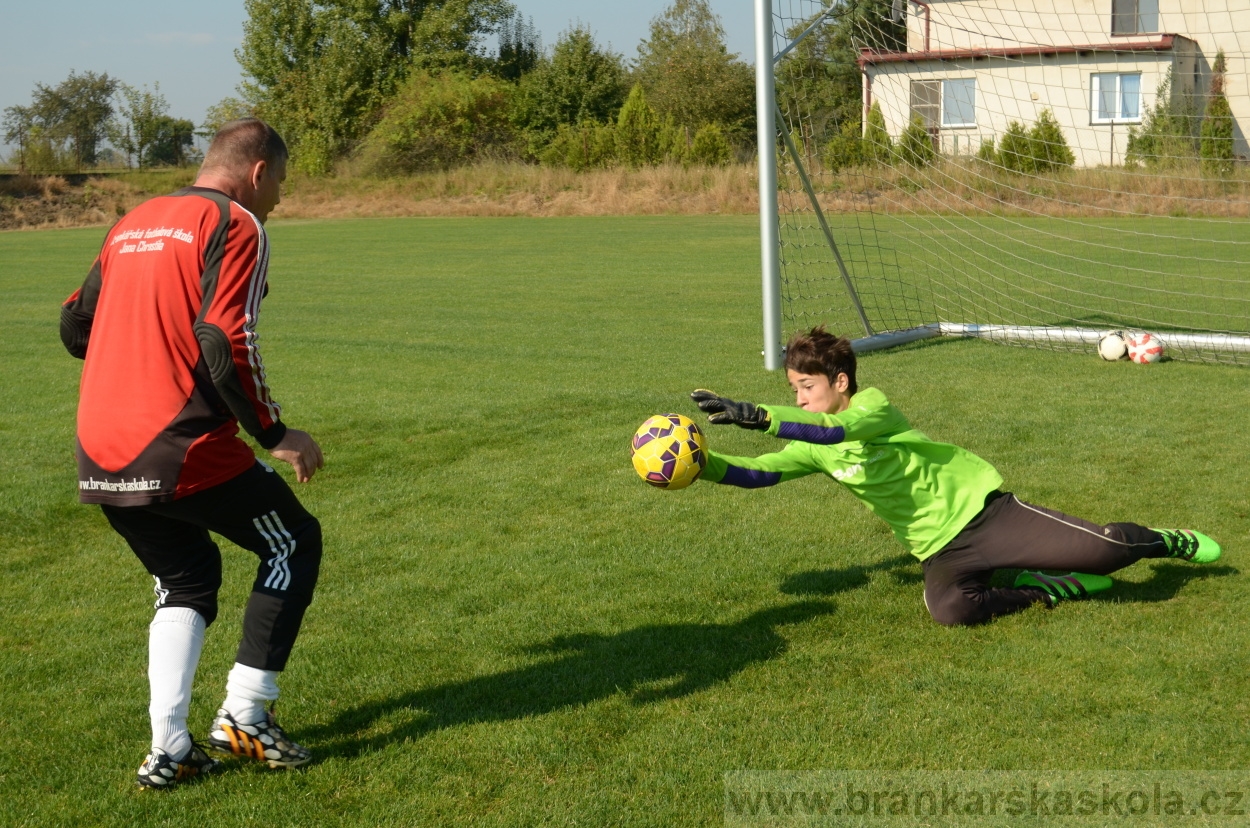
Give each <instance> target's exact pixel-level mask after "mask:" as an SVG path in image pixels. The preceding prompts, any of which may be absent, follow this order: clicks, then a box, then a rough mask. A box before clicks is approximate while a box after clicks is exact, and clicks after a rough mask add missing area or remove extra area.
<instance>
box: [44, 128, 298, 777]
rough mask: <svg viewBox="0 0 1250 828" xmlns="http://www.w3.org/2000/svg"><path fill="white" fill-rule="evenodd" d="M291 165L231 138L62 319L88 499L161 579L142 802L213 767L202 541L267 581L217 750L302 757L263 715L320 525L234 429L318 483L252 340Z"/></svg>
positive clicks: (248, 628) (247, 626)
mask: <svg viewBox="0 0 1250 828" xmlns="http://www.w3.org/2000/svg"><path fill="white" fill-rule="evenodd" d="M286 163H287V148H286V144H285V143H284V142H283V140H282V138H281V136H279V135H278V133H277V132H275V131H274V130H273V128H272V127H270V126H269V125H268V124H266V123H264V122H263V121H260V120H258V119H255V118H246V119H243V120H238V121H232V122H230V123H228V124H226V125H225V126H223V127H222V128H221V130H220V131H219V132H218V133H217V134H216V135H215V136H214V137H213V140H212V143H211V145H210V146H209V148H208V152H207V154H206V155H205V157H204V165H203V167H202V168H201V169H200V172H199V175H198V176H197V178H196V181H195V184H194V185H192V186H191V187H187V188H186V189H183V190H179V191H178V192H175V193H173V194H171V195H168V196H163V197H160V198H154V199H152V200H150V201H147V202H145V203H144V204H141V205H139V206H138V207H136V208H135V209H134V210H133V211H131V212H130V213H129V214H127V215H126V216H125V217H124V218H122V219H121V221H119V222H118V223H117V224H116V225H115V226H114V227H113V229H112V230H110V231H109V233H108V236H107V237H106V238H105V240H104V247H103V249H101V251H100V255H99V256H98V257H97V258H96V261H95V264H94V265H93V266H92V268H91V271H90V272H89V273H88V275H87V280H86V281H85V282H84V283H83V286H82V287H81V288H80V289H78V290H77V291H75V292H74V294H73V295H72V296H70V297H69V299H68V300H66V302H65V304H64V305H63V306H62V309H61V339H62V341H64V343H65V347H66V348H67V349H68V350H69V352H70V353H71V354H73V355H74V356H76V357H79V358H80V359H84V360H85V363H84V366H83V372H82V386H81V392H80V398H79V406H78V441H77V454H78V491H79V497H80V499H81V500H82V502H84V503H98V504H100V506H101V508H102V509H103V511H104V515H105V517H106V518H107V519H108V521H109V523H110V524H111V525H112V526H113V528H114V529H115V530H117V532H118V533H119V534H120V535H121V536H122V537H123V538H125V540H126V542H127V543H128V544H129V545H130V548H131V549H133V550H134V552H135V554H136V555H137V556H138V557H139V560H140V561H142V563H143V565H144V566H145V567H146V568H147V570H148V572H150V573H151V574H152V575H153V577H155V579H156V596H157V600H156V615H155V617H154V618H153V620H152V625H151V628H150V635H149V656H148V678H149V683H150V686H151V702H150V707H149V713H150V715H151V719H152V749H151V752H150V753H149V755H148V757H147V758H146V759H145V760H144V762H143V764H142V765H141V766H140V768H139V773H138V782H139V784H140V785H141V786H143V787H148V788H166V787H170V786H172V785H175V784H177V783H178V782H180V781H182V780H184V779H186V778H188V777H191V776H195V775H197V774H202V773H206V772H211V771H215V770H217V769H219V767H220V765H221V763H220V762H218V761H216V760H214V759H212V758H210V757H209V756H208V754H207V753H206V752H205V749H204V746H202V745H200V744H198V743H196V742H195V741H194V740H193V739H192V737H191V735H190V732H189V731H188V729H187V714H188V711H189V708H190V700H191V683H192V679H193V678H194V676H195V669H196V666H197V664H198V663H199V657H200V650H201V647H202V644H203V640H204V632H205V630H206V629H207V627H208V625H210V624H211V623H212V622H213V620H214V619H215V618H216V616H217V591H218V589H219V588H220V586H221V553H220V551H219V550H218V548H217V545H216V544H215V543H214V542H213V540H212V538H211V536H210V535H209V532H216V533H217V534H219V535H222V536H224V537H226V538H228V539H229V540H231V541H233V542H234V543H236V544H238V545H239V546H241V547H243V548H245V549H248V550H251V551H252V552H254V553H256V555H258V556H259V558H260V565H259V567H258V569H257V574H256V580H255V583H254V584H253V587H252V594H251V597H250V599H249V600H248V604H247V610H246V613H245V615H244V621H243V640H242V642H241V643H240V645H239V650H238V654H237V656H236V660H235V665H234V667H233V669H231V671H230V676H229V679H228V681H227V684H226V699H225V701H224V702H223V703H222V706H221V709H220V710H218V711H217V715H216V718H215V719H214V721H213V724H212V727H211V730H210V733H209V737H208V746H209V747H211V748H213V749H216V750H218V751H222V752H226V753H233V754H235V755H239V756H246V757H250V758H253V759H256V760H259V761H262V762H265V763H267V764H268V765H269V766H270V767H295V766H298V765H302V764H304V763H305V762H307V761H308V759H309V752H308V751H307V750H306V749H305V748H303V747H302V746H300V745H298V744H296V743H294V742H293V741H291V739H289V738H288V737H287V736H286V734H285V733H284V732H283V730H282V728H280V727H279V726H278V725H277V723H276V722H275V721H274V718H273V712H272V705H270V709H269V710H268V711H267V710H266V709H265V702H272V701H274V700H275V699H277V697H278V687H277V675H278V673H279V672H281V671H282V670H283V668H284V667H285V666H286V662H287V658H288V656H289V655H290V652H291V647H292V645H293V644H294V643H295V638H296V636H297V634H298V632H299V627H300V623H301V621H302V620H303V616H304V611H305V609H306V608H307V607H308V605H309V603H310V602H311V601H312V595H313V588H314V587H315V585H316V582H317V571H318V567H319V564H320V561H321V527H320V525H319V524H318V523H317V519H316V518H314V517H313V516H312V515H310V514H309V513H308V512H307V511H306V510H305V509H304V508H303V506H301V505H300V503H299V501H298V500H297V499H296V497H295V495H294V493H292V491H291V489H290V487H289V486H287V484H286V483H285V482H284V481H283V479H282V478H281V477H280V476H279V475H277V474H276V473H274V471H273V469H272V468H270V467H269V466H267V465H266V464H265V463H263V462H260V461H258V460H257V459H256V456H255V454H254V453H253V451H252V449H251V447H250V446H249V445H248V444H247V443H245V442H244V441H243V440H242V439H240V438H239V427H240V426H242V428H243V430H244V431H246V432H247V433H248V434H249V435H250V436H251V437H252V439H254V440H255V441H256V442H257V443H258V444H259V445H260V446H261V447H262V448H264V449H266V450H268V451H269V453H270V454H272V455H273V456H274V457H276V458H277V459H279V460H282V461H284V462H287V463H290V464H291V465H292V466H293V467H294V469H295V476H296V478H297V479H298V480H299V481H300V482H301V483H303V482H307V481H308V480H310V479H311V478H312V476H313V474H314V473H315V472H316V471H317V469H319V468H321V465H322V455H321V449H320V447H319V446H318V445H317V443H316V441H314V440H313V439H312V437H311V436H309V435H308V434H306V433H305V432H303V431H297V430H295V429H293V428H288V427H287V426H286V424H285V423H284V422H283V420H282V416H281V415H282V409H281V407H280V406H279V405H278V403H277V402H276V401H275V400H274V398H273V395H272V393H271V392H270V389H269V383H268V381H267V379H266V377H265V366H264V362H263V361H262V360H261V356H260V351H259V350H258V338H259V337H258V335H257V333H256V323H257V317H258V315H259V312H260V304H261V300H262V299H263V298H264V297H265V295H266V294H267V293H268V290H269V285H268V281H267V276H268V267H269V239H268V236H267V235H266V233H265V228H264V224H265V219H266V218H267V217H268V216H269V213H270V211H272V210H273V208H274V207H275V206H276V205H277V204H278V202H279V200H280V198H281V195H280V191H281V187H282V182H283V180H284V179H285V178H286Z"/></svg>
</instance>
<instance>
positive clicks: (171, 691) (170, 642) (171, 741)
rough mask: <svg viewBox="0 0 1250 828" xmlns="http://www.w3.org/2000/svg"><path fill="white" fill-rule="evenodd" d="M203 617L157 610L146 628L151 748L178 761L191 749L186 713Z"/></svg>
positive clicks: (172, 609)
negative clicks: (158, 749)
mask: <svg viewBox="0 0 1250 828" xmlns="http://www.w3.org/2000/svg"><path fill="white" fill-rule="evenodd" d="M207 627H208V625H207V624H205V623H204V617H203V616H202V615H200V614H199V613H198V612H196V611H195V610H193V609H190V608H188V607H161V608H160V609H158V610H157V611H156V616H155V617H154V618H153V619H152V624H151V626H150V627H149V628H148V686H149V688H150V689H151V693H152V697H151V702H150V703H149V705H148V715H149V716H151V717H152V747H154V748H160V749H161V750H163V751H165V752H166V753H168V754H169V755H170V756H172V757H173V758H175V759H181V758H182V757H183V756H184V755H185V754H186V752H187V751H188V750H189V749H190V748H191V734H190V733H189V732H188V731H187V713H188V712H189V711H190V709H191V682H192V680H193V679H194V678H195V668H196V667H197V666H198V665H199V663H200V650H201V649H202V648H203V646H204V630H205V629H206V628H207Z"/></svg>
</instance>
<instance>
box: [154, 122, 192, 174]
mask: <svg viewBox="0 0 1250 828" xmlns="http://www.w3.org/2000/svg"><path fill="white" fill-rule="evenodd" d="M194 141H195V122H194V121H189V120H187V119H186V118H173V117H170V116H169V115H162V116H160V117H159V118H157V119H156V120H155V121H154V122H153V123H152V124H151V140H150V143H149V144H148V147H147V152H146V153H145V154H144V159H143V160H144V162H145V166H149V167H158V166H170V167H182V166H185V165H186V164H187V163H188V162H189V161H190V160H191V150H192V146H193V144H194Z"/></svg>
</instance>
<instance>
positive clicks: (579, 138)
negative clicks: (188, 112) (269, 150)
mask: <svg viewBox="0 0 1250 828" xmlns="http://www.w3.org/2000/svg"><path fill="white" fill-rule="evenodd" d="M244 5H245V11H246V14H247V18H246V21H245V23H244V36H243V42H242V44H241V46H240V47H239V48H238V49H237V50H236V52H235V56H236V58H237V60H238V62H239V65H240V67H241V68H242V71H243V76H244V80H243V82H242V84H241V85H240V86H239V89H238V95H237V96H234V97H229V98H226V99H224V100H222V101H221V102H219V103H218V104H216V105H215V106H213V107H211V108H210V110H209V112H208V113H207V116H206V118H205V120H204V123H203V124H201V125H200V128H199V134H201V135H211V134H212V133H213V132H214V131H215V130H216V128H217V127H218V126H220V124H221V123H224V122H225V121H226V120H229V119H231V118H235V117H240V116H243V115H256V116H259V117H261V118H264V119H265V120H267V121H269V122H270V123H272V124H274V126H275V127H277V128H278V130H279V131H280V132H281V133H282V134H283V135H284V136H285V137H286V139H287V141H288V144H289V145H290V147H291V151H292V163H293V164H294V165H295V167H296V168H298V169H300V170H302V171H304V172H306V173H310V174H324V173H327V172H330V171H331V170H333V169H335V168H336V167H337V168H344V167H345V168H347V169H353V170H360V171H364V172H367V173H370V174H405V173H409V172H414V171H417V170H423V169H431V168H446V167H450V166H455V165H459V164H466V163H473V162H475V161H478V160H482V159H487V158H498V159H508V160H519V161H525V162H531V163H543V164H551V165H564V166H569V167H573V168H576V169H584V168H588V167H596V166H608V165H615V164H623V165H630V166H642V165H650V164H659V163H696V164H723V163H727V162H728V161H730V160H733V159H734V158H736V157H738V158H746V157H749V156H751V155H752V154H753V153H754V142H755V127H754V120H755V86H754V70H753V69H752V67H751V66H750V65H748V64H747V63H746V62H745V61H743V60H742V59H741V58H740V57H739V56H738V55H736V54H733V53H731V52H730V51H729V49H728V47H727V45H726V42H725V32H724V28H723V26H722V24H721V21H720V18H719V17H718V16H717V15H716V14H715V13H714V12H713V11H712V9H711V6H710V3H709V0H671V2H670V3H669V5H668V6H667V7H666V8H665V10H664V11H663V12H662V13H661V14H660V15H659V16H657V17H656V18H654V19H653V20H652V21H651V22H650V27H649V32H648V36H647V37H646V38H645V39H643V40H642V41H641V43H639V45H638V47H637V52H636V54H635V55H634V56H633V57H632V58H629V59H627V58H626V57H625V56H624V55H623V54H620V53H617V52H614V51H613V50H612V49H610V48H608V47H606V46H604V45H603V44H601V43H599V42H598V41H597V39H596V37H595V34H594V33H593V32H592V31H591V30H590V29H589V28H588V27H586V26H584V25H581V24H577V25H573V26H572V27H571V28H569V29H568V30H566V31H564V32H562V33H560V34H559V36H558V37H557V38H556V40H555V42H554V43H553V44H552V45H551V46H550V47H549V48H545V47H544V44H543V43H542V38H541V36H540V34H539V33H538V31H537V30H536V29H535V28H534V25H533V22H532V20H531V19H527V18H525V17H524V15H523V14H522V13H521V11H520V10H519V9H518V7H517V6H516V4H514V3H512V2H510V0H246V2H245V4H244ZM894 5H896V4H894V3H892V0H847V2H843V3H841V4H839V5H838V6H837V9H836V14H834V13H827V19H825V20H824V23H825V25H822V26H819V27H817V29H816V30H815V33H814V34H813V35H812V36H810V37H808V38H807V39H805V40H804V42H803V43H802V44H801V45H800V47H799V49H798V50H796V52H795V53H794V54H793V55H792V56H791V57H790V58H788V59H787V60H786V61H785V62H784V63H783V64H782V66H781V67H780V69H779V74H778V77H777V85H778V97H779V100H787V99H796V98H805V99H807V100H808V101H809V102H810V101H816V100H818V101H819V105H818V109H819V111H820V112H822V113H825V115H824V116H822V118H823V120H822V122H821V123H820V124H819V125H818V128H819V129H821V130H826V131H829V133H830V135H831V136H833V135H843V136H850V135H851V134H852V133H854V132H855V131H856V130H859V129H860V117H861V116H860V113H861V104H860V100H861V91H860V81H859V72H858V67H857V66H856V58H857V57H858V49H859V48H860V47H862V46H864V45H868V46H869V47H870V48H880V49H894V48H899V47H900V45H901V44H902V43H903V42H904V41H905V30H904V27H903V24H902V22H901V21H899V20H896V19H893V18H892V15H891V8H892V6H894ZM802 26H803V27H804V28H805V27H806V26H807V22H804V23H803V24H802ZM790 34H791V36H793V35H795V34H797V30H796V32H791V33H790ZM492 46H493V48H491V47H492ZM3 127H4V130H5V138H6V140H7V141H8V142H9V143H11V144H16V145H17V147H18V150H17V152H16V154H15V158H14V159H12V160H14V161H15V162H16V163H18V164H20V165H22V166H23V167H25V168H28V169H65V168H78V169H83V168H90V167H92V166H94V165H96V164H97V163H113V164H117V163H119V162H122V163H125V164H127V165H131V164H138V165H139V166H149V165H161V164H184V163H188V162H193V161H195V160H196V155H195V150H194V145H193V140H192V139H193V136H194V135H195V134H196V127H195V125H194V124H192V123H191V122H190V121H187V120H185V119H178V118H174V117H172V116H171V115H170V113H169V106H168V102H167V101H166V100H165V99H164V97H163V96H162V95H161V94H160V89H159V86H157V87H155V88H154V89H152V90H148V89H147V88H146V87H145V88H143V89H135V88H133V87H129V86H127V85H126V84H123V83H121V82H120V81H119V80H117V79H116V78H112V77H110V76H108V75H106V74H105V75H96V74H93V73H90V72H87V73H84V74H81V75H79V74H75V73H71V74H70V77H69V78H68V79H67V80H66V81H64V82H63V83H61V84H60V85H58V86H55V87H47V86H43V85H37V86H36V88H35V92H34V94H33V96H32V102H31V104H30V105H29V106H18V107H10V108H9V109H7V110H5V113H4V120H3Z"/></svg>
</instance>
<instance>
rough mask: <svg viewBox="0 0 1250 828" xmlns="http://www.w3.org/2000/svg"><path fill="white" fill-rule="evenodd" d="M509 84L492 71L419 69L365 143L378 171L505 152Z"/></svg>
mask: <svg viewBox="0 0 1250 828" xmlns="http://www.w3.org/2000/svg"><path fill="white" fill-rule="evenodd" d="M508 91H509V86H508V85H507V84H505V83H504V82H503V81H500V80H497V79H495V78H492V77H490V76H485V75H484V76H482V77H478V78H470V77H469V76H468V75H465V74H463V73H461V72H458V71H454V70H445V71H441V72H437V73H431V72H428V71H425V70H416V71H414V72H412V74H411V75H409V77H408V80H407V81H406V82H405V83H404V85H403V87H401V88H400V90H399V93H398V94H397V95H396V96H395V98H394V100H392V101H391V103H390V105H389V106H388V107H387V110H386V112H385V114H384V115H383V116H382V119H381V120H380V121H379V122H378V124H377V125H376V126H375V127H374V128H373V130H372V131H371V132H370V133H369V135H368V137H367V138H366V139H365V141H364V144H363V147H362V149H361V157H362V159H363V160H364V162H365V168H366V169H367V170H369V171H370V172H373V173H375V174H393V173H408V172H415V171H417V170H424V169H445V168H447V167H452V166H456V165H459V164H464V163H468V162H471V161H474V160H477V159H479V158H482V157H486V156H490V155H497V154H507V153H508V152H510V151H511V148H512V144H513V142H514V140H515V135H514V133H513V131H512V129H511V127H510V126H509V122H508V105H509V101H508Z"/></svg>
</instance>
